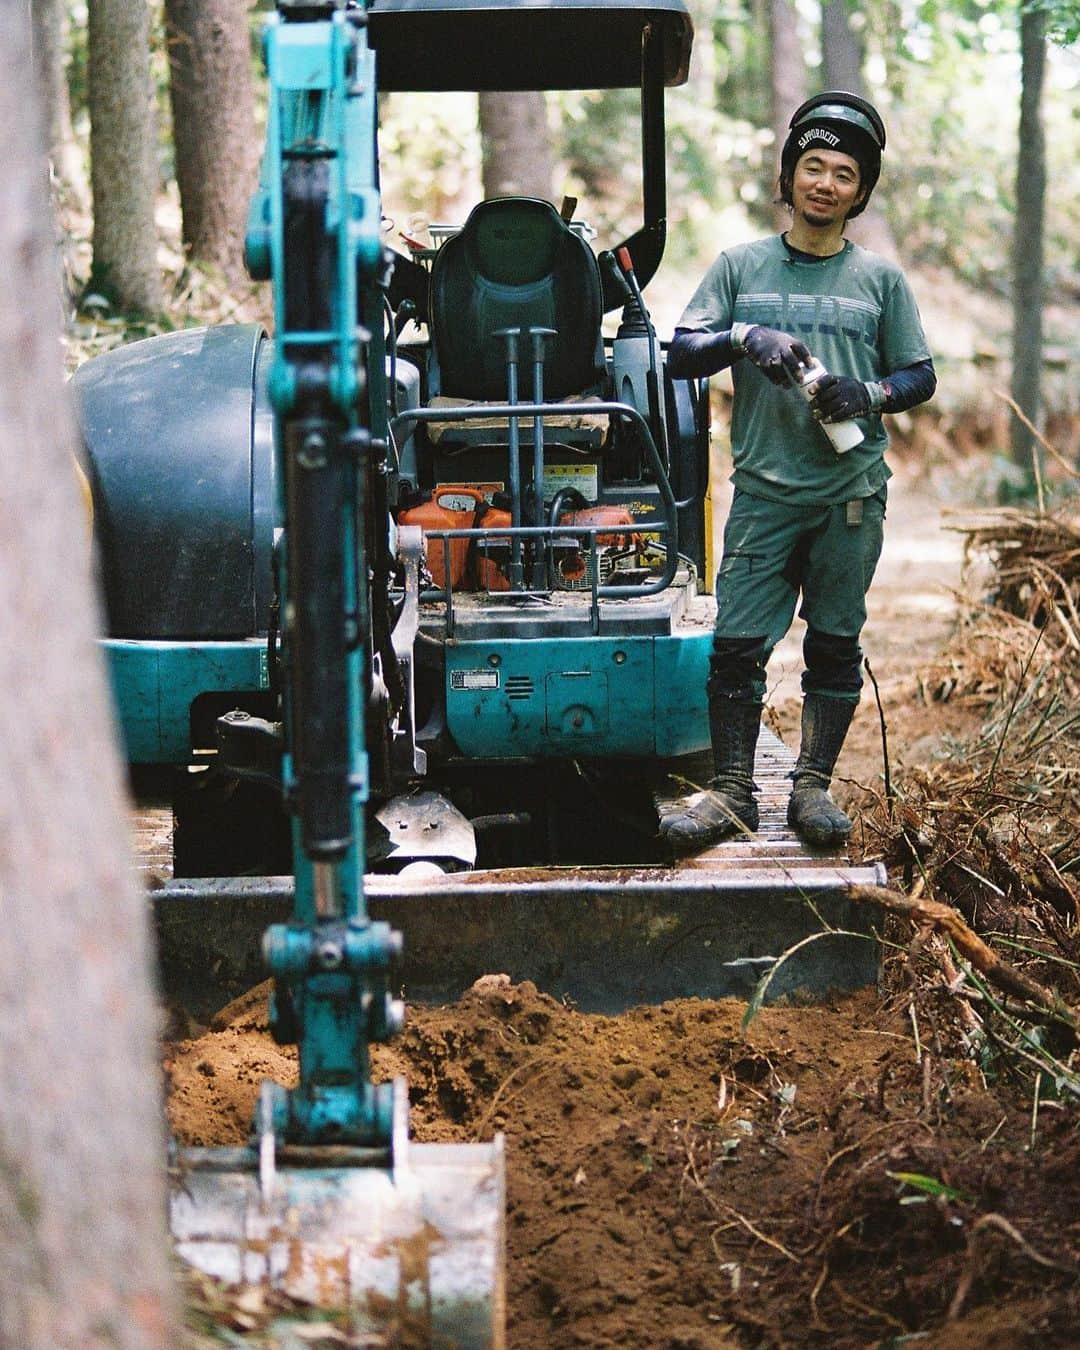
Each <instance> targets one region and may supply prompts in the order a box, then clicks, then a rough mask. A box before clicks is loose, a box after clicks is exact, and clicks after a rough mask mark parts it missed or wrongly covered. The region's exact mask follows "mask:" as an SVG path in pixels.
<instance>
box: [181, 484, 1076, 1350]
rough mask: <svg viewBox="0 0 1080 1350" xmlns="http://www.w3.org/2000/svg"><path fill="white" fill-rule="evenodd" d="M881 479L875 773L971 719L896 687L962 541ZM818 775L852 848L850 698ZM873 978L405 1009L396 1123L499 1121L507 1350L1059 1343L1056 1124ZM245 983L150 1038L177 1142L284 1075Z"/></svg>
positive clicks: (857, 767) (1062, 1284)
mask: <svg viewBox="0 0 1080 1350" xmlns="http://www.w3.org/2000/svg"><path fill="white" fill-rule="evenodd" d="M898 486H899V489H900V490H899V491H895V490H894V494H893V505H892V507H891V509H890V524H889V544H888V545H887V551H886V555H885V558H884V560H883V563H882V571H881V574H880V576H879V580H878V583H877V585H876V587H875V590H874V592H873V596H872V598H873V601H874V605H873V614H872V618H871V625H872V627H871V629H870V631H869V633H868V640H867V648H868V650H869V651H870V653H871V657H872V663H873V665H874V667H875V673H876V675H877V678H878V682H879V686H880V696H881V701H882V706H883V709H884V714H883V720H884V723H885V726H886V730H887V740H888V745H889V756H890V762H891V767H892V771H893V772H894V773H895V772H897V771H898V769H902V767H903V766H904V765H905V764H919V763H925V762H927V761H929V760H930V759H932V757H933V756H934V755H935V754H936V753H938V752H939V751H940V748H941V746H942V745H943V744H944V743H945V742H946V740H947V739H948V738H949V737H953V736H960V735H963V734H964V733H965V732H967V731H969V730H971V729H972V727H973V724H974V714H972V713H965V712H964V711H963V709H960V708H956V707H953V706H952V705H949V704H944V705H940V704H933V703H928V702H927V701H925V700H924V698H923V697H922V695H921V693H920V686H919V670H920V669H921V668H922V667H923V666H925V664H926V663H927V662H928V660H929V659H930V657H931V656H932V655H933V654H934V652H935V650H936V649H937V647H938V646H939V645H940V643H941V642H942V641H943V640H944V639H945V637H946V636H947V633H948V629H949V623H950V613H951V605H950V601H949V597H948V592H947V589H945V590H943V589H942V587H945V588H947V587H949V586H952V585H955V584H956V582H957V581H958V560H959V551H960V550H959V543H958V542H957V541H954V540H953V539H952V538H951V537H950V536H948V535H946V534H945V533H943V532H942V530H941V527H940V516H939V509H938V507H937V505H936V503H935V502H934V499H933V498H932V497H931V496H930V495H929V494H928V493H927V492H926V490H925V489H920V488H919V487H918V486H917V485H916V484H914V483H913V482H908V483H906V484H905V483H903V482H902V483H901V484H900V485H898ZM789 646H790V644H789ZM797 655H798V649H797V646H796V647H794V648H791V649H790V650H786V651H784V652H780V653H778V663H777V664H778V668H780V669H779V674H778V677H777V678H778V683H777V687H776V689H774V690H773V694H772V703H773V709H772V713H771V716H772V718H773V720H774V722H775V724H776V725H777V726H778V727H779V728H780V729H781V730H782V732H783V733H784V734H785V736H787V737H788V738H789V740H790V739H793V737H792V732H793V731H795V728H796V724H797V711H798V705H797V702H796V701H793V699H792V694H793V693H795V692H797V683H796V684H795V687H794V689H793V688H792V676H791V674H790V672H788V671H787V670H786V669H784V667H785V666H786V665H791V666H793V667H794V669H795V672H796V674H797ZM795 734H796V735H797V731H796V733H795ZM839 777H840V780H841V782H840V786H839V791H840V793H841V795H842V796H844V797H845V798H846V799H847V800H848V801H849V802H850V803H852V804H853V806H855V807H856V808H858V809H859V810H860V812H861V822H862V825H861V829H860V831H859V834H858V836H857V838H858V839H859V840H861V845H860V846H861V847H862V848H864V849H865V850H866V851H867V852H870V853H872V852H873V849H874V845H875V838H876V836H875V832H874V830H873V828H872V823H871V822H872V815H873V809H874V804H875V802H876V801H877V800H878V799H879V798H880V795H881V777H882V719H879V718H878V716H877V715H876V711H875V705H874V700H873V698H872V697H867V698H865V699H864V702H863V705H862V708H861V711H860V714H859V717H858V718H857V720H856V725H855V728H854V729H853V733H852V736H851V738H850V740H849V744H848V746H847V747H846V749H845V753H844V757H843V759H842V761H841V766H840V770H839ZM889 969H890V978H889V981H888V986H889V989H890V992H889V993H888V994H882V993H879V992H878V991H866V992H865V993H863V994H860V995H857V996H853V997H848V998H844V999H840V1000H836V1001H833V1002H831V1003H828V1004H825V1005H817V1006H813V1007H773V1008H767V1009H764V1010H762V1011H760V1012H758V1014H757V1015H756V1016H755V1017H754V1018H753V1019H752V1020H751V1021H750V1023H749V1025H748V1026H747V1025H744V1022H745V1017H746V1012H747V1009H746V1005H745V1004H742V1003H738V1002H736V1001H733V1000H727V1001H721V1002H702V1001H699V1000H680V1001H677V1002H672V1003H668V1004H665V1005H663V1006H660V1007H654V1008H637V1009H633V1010H630V1011H628V1012H626V1013H624V1014H622V1015H621V1016H618V1017H600V1016H595V1015H586V1014H583V1013H580V1012H578V1011H577V1010H576V1009H574V1008H573V1007H571V1006H566V1005H564V1004H563V1003H560V1002H558V1001H556V1000H555V999H553V998H551V997H549V996H548V995H546V994H544V993H542V992H539V991H538V990H537V989H536V988H535V987H534V986H533V985H531V984H529V983H523V984H520V985H516V986H515V985H512V984H511V983H510V982H509V980H508V979H507V978H506V977H505V976H500V975H499V974H498V972H493V973H492V975H491V976H489V977H486V978H485V979H484V980H483V981H481V982H479V984H478V985H477V986H476V987H475V988H474V989H473V990H472V991H470V992H469V993H468V994H467V995H466V996H465V997H463V998H462V999H461V1000H459V1001H458V1002H457V1003H456V1004H454V1005H452V1006H448V1007H440V1008H428V1009H425V1008H413V1009H411V1010H410V1024H409V1026H408V1028H407V1030H406V1031H405V1033H404V1035H403V1036H402V1037H400V1038H399V1040H398V1041H397V1042H396V1043H395V1044H394V1046H393V1047H390V1048H383V1047H377V1048H376V1050H375V1054H374V1058H375V1073H376V1076H377V1077H379V1078H385V1077H388V1076H391V1075H393V1074H398V1073H403V1074H405V1075H406V1077H407V1078H408V1082H409V1089H410V1098H411V1102H412V1125H413V1133H414V1135H415V1137H416V1138H417V1139H419V1140H469V1139H488V1138H490V1137H491V1135H492V1134H493V1133H494V1132H495V1131H497V1130H501V1131H503V1132H504V1133H505V1136H506V1140H507V1170H508V1186H509V1200H508V1226H507V1234H508V1252H507V1262H508V1278H509V1325H508V1334H509V1344H510V1345H511V1346H512V1347H516V1348H517V1350H526V1348H530V1350H531V1348H532V1347H545V1346H553V1347H561V1346H597V1347H599V1346H613V1345H620V1346H627V1347H673V1348H674V1347H678V1348H681V1350H697V1348H699V1347H700V1348H701V1350H705V1348H706V1347H708V1348H709V1350H713V1348H714V1347H715V1348H719V1347H726V1346H770V1347H771V1346H777V1347H779V1346H829V1347H833V1346H836V1347H845V1346H851V1347H856V1346H872V1345H882V1344H890V1345H899V1344H903V1343H905V1338H914V1339H916V1340H917V1341H918V1343H920V1344H923V1345H927V1346H935V1347H947V1348H948V1350H954V1348H955V1347H961V1346H964V1347H968V1346H970V1347H1001V1348H1002V1350H1004V1348H1005V1347H1014V1346H1017V1347H1019V1346H1029V1345H1030V1346H1035V1345H1039V1346H1051V1345H1053V1346H1059V1345H1060V1346H1065V1345H1074V1344H1076V1343H1077V1340H1078V1336H1077V1332H1076V1328H1077V1326H1080V1288H1078V1284H1077V1278H1076V1270H1077V1264H1076V1256H1077V1251H1078V1249H1080V1210H1078V1206H1077V1183H1076V1177H1077V1175H1078V1167H1080V1138H1078V1135H1077V1131H1076V1122H1075V1119H1074V1118H1073V1117H1072V1116H1070V1115H1069V1114H1068V1113H1067V1112H1066V1111H1065V1110H1064V1109H1062V1108H1061V1107H1059V1106H1058V1104H1057V1103H1055V1102H1049V1103H1046V1102H1044V1103H1043V1107H1042V1109H1041V1110H1040V1111H1039V1112H1037V1113H1033V1111H1032V1103H1031V1100H1030V1097H1029V1096H1025V1095H1023V1094H1022V1093H1021V1092H1020V1090H1019V1089H1018V1088H1014V1087H1013V1085H1011V1084H1010V1083H1009V1082H1007V1081H1002V1082H997V1083H989V1084H988V1083H987V1082H986V1081H984V1080H983V1078H982V1077H981V1075H980V1074H979V1073H978V1071H977V1070H976V1069H975V1068H974V1066H973V1065H972V1064H971V1063H970V1061H969V1060H966V1059H963V1058H960V1057H959V1056H957V1057H953V1052H952V1050H951V1049H950V1045H952V1044H953V1041H952V1039H951V1038H950V1036H949V1034H948V1033H949V1030H950V1026H951V1022H952V1021H953V1020H955V1016H956V1014H955V1012H954V1011H953V1010H952V1009H951V1008H950V1007H949V1006H947V1003H946V1001H944V1000H943V1001H942V1005H941V1006H940V1007H939V1008H934V1007H933V1006H930V1007H929V1008H928V1007H927V1005H926V1004H925V1002H924V1003H922V1004H920V1008H919V1010H916V1012H915V1013H914V1015H913V1013H912V1009H913V1007H915V1005H914V1004H913V1003H912V1000H911V999H910V997H909V996H908V994H907V993H906V992H905V974H904V957H903V954H900V955H899V956H896V955H894V956H893V957H892V958H891V960H890V967H889ZM267 992H268V991H267V988H266V987H265V986H263V987H260V988H259V989H256V990H253V991H251V992H250V993H249V994H248V995H246V996H244V997H243V998H242V999H240V1000H238V1001H236V1002H235V1003H233V1004H231V1005H229V1007H227V1008H225V1009H223V1010H222V1011H221V1012H220V1013H219V1014H218V1015H217V1017H215V1018H214V1020H213V1022H212V1024H211V1025H210V1026H209V1027H208V1028H205V1029H203V1028H196V1027H190V1028H187V1029H186V1032H185V1035H186V1038H181V1037H180V1036H177V1039H174V1040H173V1041H171V1042H170V1043H169V1044H168V1046H167V1047H166V1055H165V1070H166V1075H167V1080H168V1084H169V1114H170V1119H171V1122H172V1126H173V1128H174V1130H175V1132H176V1134H177V1135H178V1137H179V1138H180V1139H181V1140H182V1141H183V1142H186V1143H192V1144H228V1143H238V1142H242V1141H243V1140H244V1139H245V1138H246V1135H247V1131H248V1127H249V1122H250V1120H251V1117H252V1112H253V1108H254V1100H255V1095H256V1092H257V1088H258V1084H259V1082H260V1081H261V1080H262V1079H263V1078H267V1077H269V1078H276V1079H278V1080H279V1081H283V1082H291V1081H294V1079H295V1060H294V1057H293V1056H292V1054H291V1052H290V1051H288V1050H285V1049H282V1048H279V1047H277V1046H276V1045H275V1044H274V1043H273V1042H272V1040H271V1039H270V1037H269V1035H268V1032H267V1027H266V1023H267V1012H266V999H267ZM920 1015H921V1019H922V1020H921V1021H920ZM176 1030H177V1028H176V1027H175V1025H174V1034H176ZM338 1343H340V1342H338Z"/></svg>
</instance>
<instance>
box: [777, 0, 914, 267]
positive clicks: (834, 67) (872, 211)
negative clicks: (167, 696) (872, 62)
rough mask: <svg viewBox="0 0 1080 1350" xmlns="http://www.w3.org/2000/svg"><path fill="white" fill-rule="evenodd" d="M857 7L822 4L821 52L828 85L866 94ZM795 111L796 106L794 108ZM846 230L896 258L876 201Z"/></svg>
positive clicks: (844, 1)
mask: <svg viewBox="0 0 1080 1350" xmlns="http://www.w3.org/2000/svg"><path fill="white" fill-rule="evenodd" d="M861 18H862V15H861V13H860V12H859V10H858V9H856V8H853V7H852V6H851V5H850V4H849V3H848V0H825V2H824V4H822V6H821V54H822V58H823V62H824V77H825V88H826V89H846V90H847V92H848V93H849V94H858V95H859V97H860V98H866V82H865V81H864V80H863V74H862V67H863V56H864V52H863V42H862V38H861V36H860V33H859V31H858V30H857V29H856V28H855V27H854V26H853V21H857V20H861ZM792 111H794V109H792ZM888 170H889V164H888V160H887V159H883V160H882V166H881V172H882V178H884V179H887V177H888ZM847 233H848V234H849V236H850V237H851V238H852V239H854V240H855V242H856V243H858V244H862V245H864V246H865V247H866V248H869V249H873V250H874V252H875V253H882V254H884V255H885V257H886V258H895V257H896V256H897V254H896V240H895V239H894V238H893V233H892V230H891V229H890V228H889V224H888V221H887V220H886V219H885V217H884V216H883V215H882V214H881V212H880V211H879V210H878V209H877V207H876V206H875V205H874V204H873V200H871V204H870V205H869V206H868V207H867V208H866V210H865V211H864V212H863V213H862V215H861V216H859V217H858V218H857V219H855V220H853V221H852V222H851V224H850V225H849V226H848V230H847Z"/></svg>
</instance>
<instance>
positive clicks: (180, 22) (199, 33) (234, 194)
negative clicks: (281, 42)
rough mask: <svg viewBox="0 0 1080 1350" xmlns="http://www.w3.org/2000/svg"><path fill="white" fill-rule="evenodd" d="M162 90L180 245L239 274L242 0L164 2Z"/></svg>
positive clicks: (249, 170) (247, 142)
mask: <svg viewBox="0 0 1080 1350" xmlns="http://www.w3.org/2000/svg"><path fill="white" fill-rule="evenodd" d="M165 26H166V34H167V40H168V47H169V93H170V99H171V103H172V115H173V145H174V146H175V149H176V181H177V184H178V185H179V188H180V205H181V209H182V211H183V227H184V230H183V232H184V243H185V244H186V245H187V246H188V249H189V251H190V254H191V257H192V258H196V259H198V260H199V261H200V262H209V263H215V264H216V265H217V266H219V267H221V268H222V269H224V271H225V272H226V273H228V274H229V275H232V276H239V275H241V274H242V272H243V246H244V230H245V226H246V223H247V209H248V201H249V199H250V197H251V193H252V191H253V190H254V187H255V176H256V168H257V163H258V147H257V144H256V137H255V101H254V95H253V92H252V84H251V37H250V30H249V27H248V4H247V3H246V0H165Z"/></svg>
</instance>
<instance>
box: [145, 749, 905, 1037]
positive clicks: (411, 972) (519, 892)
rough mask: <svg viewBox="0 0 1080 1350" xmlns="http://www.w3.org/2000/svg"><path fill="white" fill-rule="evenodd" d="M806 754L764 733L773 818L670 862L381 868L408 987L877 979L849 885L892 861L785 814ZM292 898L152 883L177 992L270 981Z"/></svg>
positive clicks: (377, 905)
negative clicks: (274, 933)
mask: <svg viewBox="0 0 1080 1350" xmlns="http://www.w3.org/2000/svg"><path fill="white" fill-rule="evenodd" d="M793 764H794V757H793V755H792V754H791V752H790V751H789V750H788V749H787V748H786V747H785V746H784V745H783V743H782V742H781V741H780V740H779V739H778V738H777V737H776V736H774V735H773V734H772V733H771V732H769V731H767V730H763V731H762V733H761V738H760V740H759V743H758V753H757V763H756V766H755V779H756V781H757V783H758V785H759V788H760V792H759V801H760V804H761V825H760V828H759V830H758V831H757V832H756V833H755V834H753V835H747V836H745V837H739V838H737V839H732V840H730V841H726V842H724V843H722V844H719V845H716V846H714V847H713V848H710V849H707V850H705V851H703V852H701V853H699V854H696V855H695V856H693V857H688V858H684V859H681V860H679V861H677V862H673V863H672V864H671V865H668V866H619V867H543V868H514V869H508V870H499V871H493V870H486V871H485V870H477V871H472V872H457V873H449V874H443V875H436V876H431V877H422V878H418V877H415V876H390V875H378V874H373V875H369V876H367V877H366V878H365V882H364V890H365V896H366V900H367V905H368V910H369V913H370V914H371V916H372V918H374V919H384V920H387V921H389V922H390V923H391V924H392V925H393V927H394V928H396V929H398V930H400V931H401V933H402V934H403V936H404V942H405V961H404V966H403V968H402V971H401V981H402V985H403V991H404V995H405V997H406V998H407V999H408V1000H409V1001H410V1002H413V1003H440V1002H447V1001H450V1000H452V999H454V998H457V997H458V996H459V995H460V994H462V993H463V992H464V991H465V990H466V989H468V988H469V986H470V985H471V984H473V982H474V981H476V980H477V979H479V978H480V977H481V976H482V975H487V974H506V975H509V976H510V978H511V979H512V980H514V981H515V982H516V981H520V980H532V981H533V982H534V983H535V984H536V985H537V986H538V987H539V988H541V989H543V990H545V991H547V992H548V993H550V994H552V995H554V996H556V997H559V998H566V999H568V1000H571V1001H573V1003H574V1004H575V1005H576V1006H578V1007H580V1008H581V1009H583V1010H585V1011H592V1012H605V1013H611V1012H617V1011H620V1010H622V1009H624V1008H627V1007H631V1006H633V1005H634V1004H638V1003H659V1002H664V1001H666V1000H668V999H673V998H685V997H698V998H720V997H724V996H727V995H735V996H739V997H748V996H749V995H750V994H751V993H752V992H753V990H754V988H755V986H756V985H757V984H758V982H759V980H760V979H761V978H762V977H763V976H764V975H765V974H766V973H768V972H769V971H770V970H773V968H774V967H776V969H775V972H774V974H773V976H772V978H771V980H770V981H769V987H768V998H769V999H770V1000H772V999H776V998H780V997H802V998H814V997H821V996H823V995H825V994H826V993H828V992H829V991H831V990H850V989H854V988H859V987H862V986H865V985H868V984H872V983H873V982H874V981H875V980H876V978H877V972H878V956H879V953H878V944H877V942H876V940H875V928H876V927H878V926H879V923H880V916H879V915H878V913H877V912H876V911H875V910H874V909H873V908H872V907H868V906H866V905H865V904H856V903H854V902H853V901H851V900H850V899H849V898H848V895H847V892H848V888H849V887H850V886H852V885H883V884H884V883H885V872H884V868H883V866H882V865H881V864H879V863H878V864H869V865H853V864H851V863H850V862H849V861H848V860H847V858H846V857H845V856H844V855H842V854H839V853H834V852H823V851H820V850H813V849H810V848H808V847H807V846H806V845H804V844H803V843H801V842H800V840H799V839H798V838H797V837H796V836H795V834H794V833H793V832H792V830H791V829H790V828H789V826H788V825H787V823H786V818H785V813H786V805H787V796H788V790H789V786H790V782H789V775H790V773H791V769H792V767H793ZM707 774H708V769H707V766H706V765H704V764H702V763H698V764H694V763H693V762H687V761H680V762H679V763H678V765H676V766H674V767H673V768H672V769H671V772H669V773H668V774H667V776H665V777H662V778H661V779H660V780H659V781H658V785H657V791H656V805H657V810H658V812H659V813H660V814H663V813H665V812H667V811H671V810H677V809H679V807H680V804H681V800H682V799H683V798H684V797H689V796H692V795H693V793H694V792H696V791H698V790H700V789H699V788H698V787H696V786H694V784H695V782H696V783H701V782H704V781H705V778H706V776H707ZM587 827H588V826H587V822H583V828H587ZM292 893H293V886H292V878H291V877H239V878H197V879H190V880H185V879H183V878H175V879H173V880H169V881H166V882H165V883H164V884H162V885H161V886H160V887H159V888H158V889H157V890H155V891H153V892H152V902H153V909H154V917H155V922H156V926H157V934H158V944H159V952H160V957H161V970H162V979H163V984H164V990H165V993H166V996H167V997H169V998H172V999H175V1000H177V1001H179V1002H181V1003H183V1004H184V1006H186V1007H189V1008H191V1009H192V1010H193V1011H194V1012H196V1013H198V1012H199V1010H203V1011H207V1012H209V1011H211V1010H213V1009H214V1008H216V1007H217V1006H220V1005H221V1004H222V1003H223V1002H225V1001H226V1000H227V999H229V998H230V997H232V996H233V995H235V994H236V993H238V992H240V991H242V990H243V989H246V988H249V987H251V986H252V985H253V984H256V983H258V982H259V981H260V980H262V979H264V978H265V972H264V968H263V966H262V959H261V955H260V943H259V937H260V935H261V933H262V932H263V930H264V929H265V928H266V927H267V926H268V925H269V924H270V923H276V922H283V921H286V920H287V918H288V916H289V913H290V910H291V905H292ZM800 944H801V945H800ZM795 948H797V950H793V949H795ZM785 953H789V955H787V956H785ZM782 957H783V958H784V959H783V961H781V962H780V964H779V965H777V962H778V961H780V958H782Z"/></svg>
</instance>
